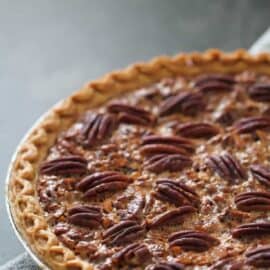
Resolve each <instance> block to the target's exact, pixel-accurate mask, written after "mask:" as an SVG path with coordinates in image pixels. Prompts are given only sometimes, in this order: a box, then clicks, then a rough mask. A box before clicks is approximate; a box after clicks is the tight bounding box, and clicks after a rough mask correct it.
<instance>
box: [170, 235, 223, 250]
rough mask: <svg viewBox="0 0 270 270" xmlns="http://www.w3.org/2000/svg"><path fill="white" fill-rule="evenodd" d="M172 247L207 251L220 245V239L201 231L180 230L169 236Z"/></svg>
mask: <svg viewBox="0 0 270 270" xmlns="http://www.w3.org/2000/svg"><path fill="white" fill-rule="evenodd" d="M168 240H169V245H170V247H175V246H178V247H181V248H182V249H183V250H184V251H198V252H202V251H206V250H208V249H209V248H211V247H213V246H215V245H218V244H219V240H218V239H216V238H215V237H213V236H211V235H209V234H207V233H205V232H200V231H192V230H187V231H180V232H176V233H173V234H171V235H170V236H169V238H168Z"/></svg>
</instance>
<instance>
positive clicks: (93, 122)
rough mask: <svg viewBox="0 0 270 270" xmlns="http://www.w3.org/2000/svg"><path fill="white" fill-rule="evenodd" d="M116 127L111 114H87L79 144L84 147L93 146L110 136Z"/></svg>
mask: <svg viewBox="0 0 270 270" xmlns="http://www.w3.org/2000/svg"><path fill="white" fill-rule="evenodd" d="M115 127H116V118H115V116H114V115H112V114H108V113H106V114H103V113H93V112H91V113H89V114H87V116H86V119H85V121H84V123H83V128H82V130H81V132H80V136H79V137H80V138H79V140H80V142H82V144H83V145H86V146H93V145H95V144H97V143H100V142H102V141H103V140H105V139H106V138H108V137H110V136H111V135H112V132H113V130H114V128H115Z"/></svg>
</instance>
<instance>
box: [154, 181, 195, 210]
mask: <svg viewBox="0 0 270 270" xmlns="http://www.w3.org/2000/svg"><path fill="white" fill-rule="evenodd" d="M153 195H154V197H155V198H157V199H159V200H161V201H166V202H170V203H173V204H175V205H177V206H182V205H187V204H188V205H197V204H198V201H199V197H198V195H197V193H196V192H195V191H193V190H192V189H191V188H190V187H188V186H187V185H185V184H183V183H180V182H176V181H172V180H168V179H162V180H158V181H157V182H156V187H155V191H154V193H153Z"/></svg>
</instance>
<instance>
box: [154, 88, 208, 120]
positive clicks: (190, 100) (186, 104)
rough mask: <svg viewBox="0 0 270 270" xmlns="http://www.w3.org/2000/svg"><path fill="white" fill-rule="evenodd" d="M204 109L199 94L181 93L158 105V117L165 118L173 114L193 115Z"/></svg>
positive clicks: (202, 100) (203, 103) (201, 96)
mask: <svg viewBox="0 0 270 270" xmlns="http://www.w3.org/2000/svg"><path fill="white" fill-rule="evenodd" d="M204 109H205V102H204V99H203V95H202V94H201V93H191V92H188V91H185V92H181V93H180V94H178V95H176V96H171V97H169V98H167V99H166V100H165V101H163V102H162V103H161V104H160V109H159V115H160V116H166V115H169V114H172V113H175V112H181V113H183V114H187V115H195V114H197V113H198V112H200V111H202V110H204Z"/></svg>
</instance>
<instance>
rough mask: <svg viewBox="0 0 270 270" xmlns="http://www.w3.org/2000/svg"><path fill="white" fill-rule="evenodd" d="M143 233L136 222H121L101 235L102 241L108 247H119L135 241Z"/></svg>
mask: <svg viewBox="0 0 270 270" xmlns="http://www.w3.org/2000/svg"><path fill="white" fill-rule="evenodd" d="M144 233H145V229H144V227H143V226H141V225H140V224H139V223H137V222H136V221H131V220H127V221H121V222H120V223H118V224H115V225H114V226H112V227H111V228H109V229H108V230H106V231H105V232H104V234H103V241H104V243H106V244H110V245H117V246H118V245H121V244H124V243H129V242H132V241H134V240H137V239H138V238H140V237H141V236H143V235H144Z"/></svg>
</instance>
